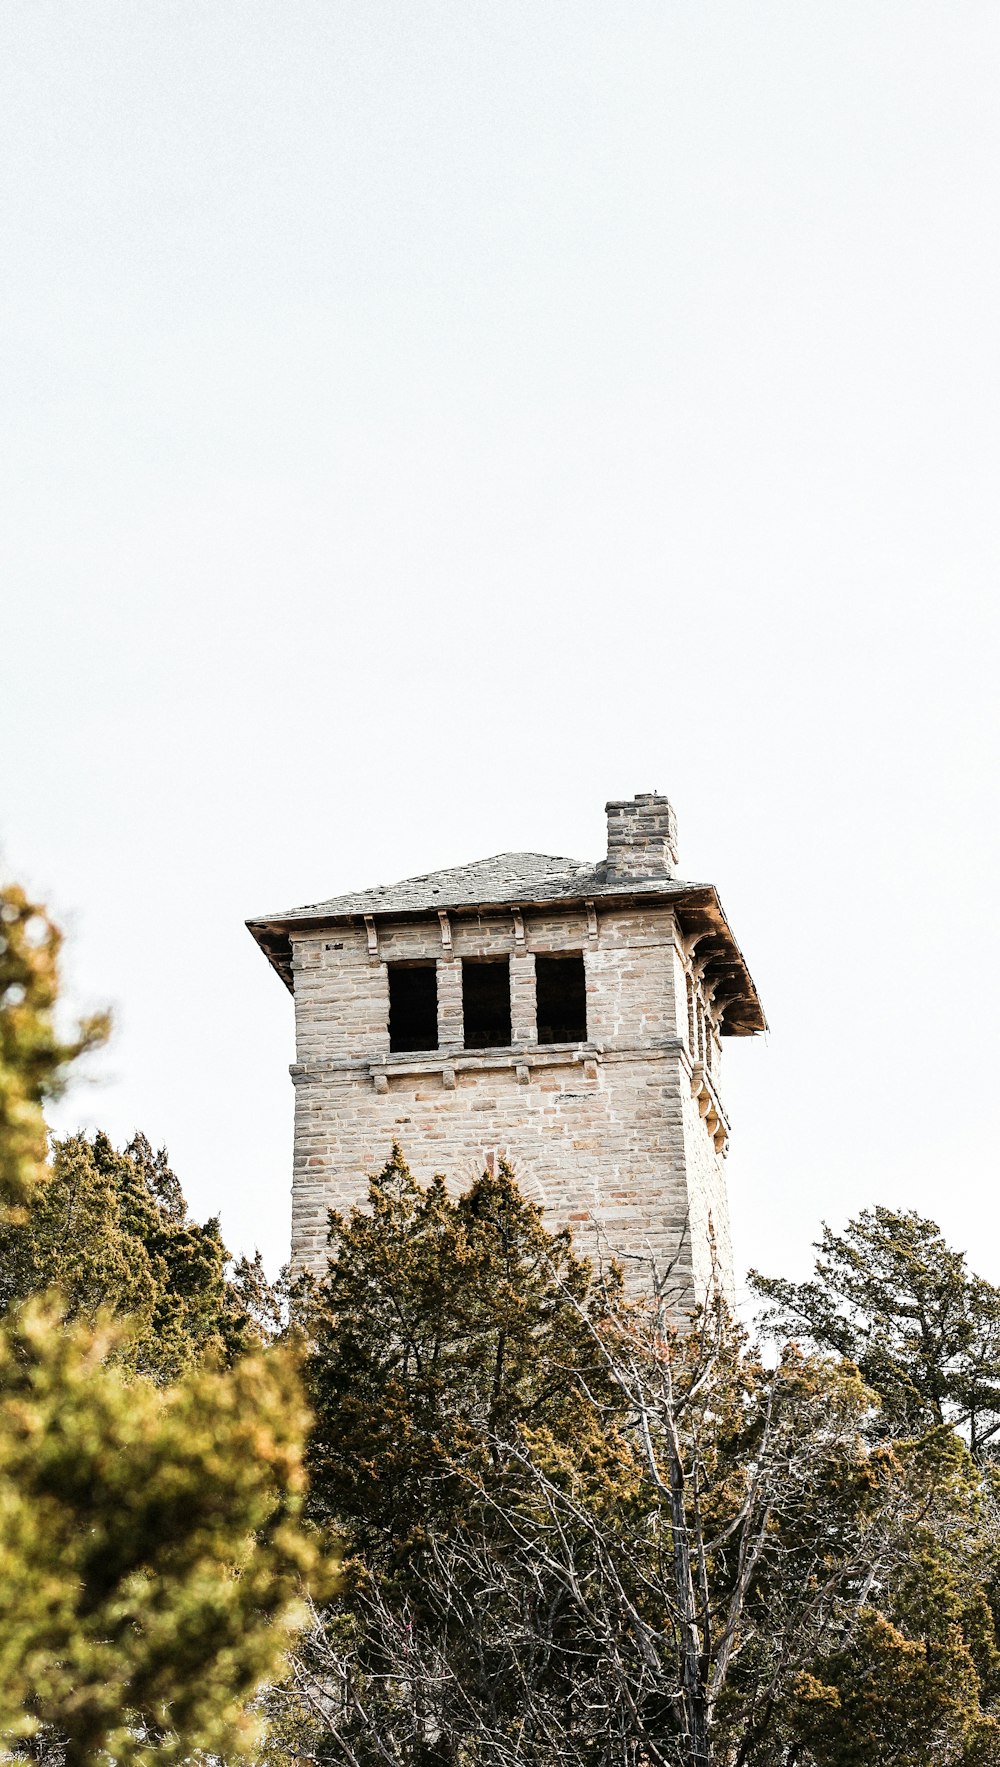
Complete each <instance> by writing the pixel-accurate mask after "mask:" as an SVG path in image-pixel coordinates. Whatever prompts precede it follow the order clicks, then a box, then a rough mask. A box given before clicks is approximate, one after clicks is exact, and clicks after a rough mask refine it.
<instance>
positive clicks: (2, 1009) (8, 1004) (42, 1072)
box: [0, 884, 108, 1219]
mask: <svg viewBox="0 0 1000 1767" xmlns="http://www.w3.org/2000/svg"><path fill="white" fill-rule="evenodd" d="M61 943H62V937H61V934H60V932H59V930H58V928H57V927H56V926H54V925H53V923H52V921H51V920H50V919H49V917H48V915H47V914H46V912H45V910H44V908H41V907H40V906H39V905H38V903H37V902H32V901H31V900H30V899H29V897H28V896H27V895H26V894H25V892H24V890H22V889H21V888H20V887H19V886H18V885H16V884H9V885H6V886H5V887H3V888H0V1219H3V1218H4V1217H5V1216H7V1215H9V1213H10V1211H11V1210H17V1209H19V1208H20V1207H21V1205H23V1204H24V1203H25V1202H27V1201H28V1199H29V1198H30V1196H31V1194H32V1192H33V1190H34V1188H35V1186H36V1185H37V1184H38V1183H40V1182H41V1180H42V1178H43V1177H44V1172H45V1153H46V1130H45V1119H44V1116H43V1114H42V1111H43V1106H44V1104H45V1101H46V1099H48V1098H52V1097H55V1096H57V1095H58V1093H59V1092H60V1090H61V1089H62V1087H63V1085H64V1084H65V1079H66V1073H67V1069H68V1068H69V1066H70V1064H71V1063H72V1062H74V1061H75V1060H76V1058H77V1056H79V1055H82V1054H83V1052H84V1051H85V1050H87V1049H92V1048H94V1047H95V1046H96V1045H97V1044H99V1043H102V1042H103V1041H104V1039H105V1037H106V1036H107V1034H108V1020H107V1018H106V1017H105V1016H104V1015H103V1014H98V1015H96V1016H95V1017H93V1018H89V1019H86V1020H85V1021H84V1023H83V1024H82V1025H80V1027H79V1029H78V1032H77V1035H76V1037H75V1038H73V1039H72V1040H71V1041H69V1042H63V1041H62V1039H61V1038H60V1037H59V1035H58V1033H57V1031H56V1027H55V1022H54V1011H55V1006H56V1000H57V998H58V993H59V948H60V945H61Z"/></svg>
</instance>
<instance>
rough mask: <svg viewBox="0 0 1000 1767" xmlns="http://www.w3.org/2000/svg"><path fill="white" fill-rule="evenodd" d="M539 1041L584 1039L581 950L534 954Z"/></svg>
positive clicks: (584, 983)
mask: <svg viewBox="0 0 1000 1767" xmlns="http://www.w3.org/2000/svg"><path fill="white" fill-rule="evenodd" d="M535 991H536V995H537V1000H538V1020H537V1022H538V1041H539V1043H585V1042H586V1041H587V978H586V973H585V971H584V967H583V952H582V951H571V952H567V953H566V955H565V956H559V957H536V958H535Z"/></svg>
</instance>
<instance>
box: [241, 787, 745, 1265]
mask: <svg viewBox="0 0 1000 1767" xmlns="http://www.w3.org/2000/svg"><path fill="white" fill-rule="evenodd" d="M607 815H608V852H607V858H606V859H603V860H601V861H599V862H598V863H597V864H588V863H584V862H581V861H578V860H574V859H558V858H551V857H549V856H548V855H547V854H543V853H501V854H499V855H498V856H497V857H496V858H492V859H479V860H476V861H475V862H474V863H473V864H471V865H460V866H457V867H456V868H454V869H453V870H449V871H435V872H431V873H430V874H429V875H428V876H426V877H412V878H407V879H406V880H405V881H404V882H402V883H398V884H389V885H382V886H380V887H379V888H377V889H370V890H361V891H359V892H358V893H357V894H355V895H348V896H337V897H334V898H333V900H332V901H328V902H317V903H314V904H313V905H312V906H311V907H306V908H293V909H291V910H289V911H288V912H286V913H284V914H272V915H267V916H266V917H264V918H262V919H259V920H251V921H249V922H248V923H247V924H248V926H249V928H250V931H251V932H252V934H253V936H254V938H255V939H256V940H257V943H258V944H259V945H260V947H261V949H262V950H263V952H264V953H265V955H266V956H267V958H268V959H269V961H270V962H271V964H272V965H273V967H274V968H275V969H276V970H277V972H278V974H279V975H280V976H281V979H282V981H283V982H284V983H285V986H286V987H287V988H288V989H289V990H290V992H291V993H292V994H293V995H294V998H295V1025H296V1061H295V1065H294V1066H293V1067H292V1070H291V1073H292V1079H293V1081H294V1083H295V1165H294V1179H293V1186H292V1257H293V1262H294V1263H295V1264H296V1265H297V1266H298V1267H300V1268H302V1267H307V1266H311V1267H313V1268H322V1265H323V1260H324V1257H325V1249H326V1218H327V1210H328V1209H329V1208H331V1207H336V1208H341V1209H343V1208H346V1207H349V1206H350V1204H351V1203H353V1202H357V1201H360V1200H362V1199H363V1198H364V1197H365V1195H366V1177H367V1174H368V1173H369V1172H372V1171H374V1170H376V1169H377V1168H378V1167H380V1166H381V1165H382V1164H383V1163H384V1161H385V1159H386V1157H387V1155H388V1153H389V1149H390V1146H391V1143H392V1142H393V1141H395V1140H398V1141H399V1142H400V1143H401V1144H402V1146H403V1150H404V1152H405V1154H406V1157H407V1159H408V1161H409V1163H410V1166H411V1168H412V1170H413V1173H414V1176H415V1177H417V1178H418V1179H420V1180H428V1179H430V1177H431V1176H432V1175H433V1174H434V1173H435V1172H444V1173H445V1174H446V1176H447V1177H448V1178H449V1179H450V1180H451V1182H452V1185H453V1187H456V1188H460V1187H463V1186H464V1185H465V1184H466V1183H468V1182H471V1180H472V1178H473V1177H474V1176H475V1174H476V1173H477V1172H480V1171H481V1170H482V1169H483V1166H484V1164H489V1163H491V1162H492V1161H494V1160H495V1159H496V1158H497V1157H498V1156H500V1155H506V1156H507V1157H508V1158H509V1159H510V1160H511V1162H512V1164H513V1165H514V1168H515V1170H516V1172H517V1174H518V1177H519V1179H520V1182H521V1184H522V1186H523V1188H524V1189H525V1191H526V1193H527V1194H528V1195H530V1196H533V1197H534V1198H535V1199H536V1200H537V1201H539V1202H542V1203H544V1204H545V1207H546V1210H547V1215H548V1220H549V1224H550V1225H554V1224H558V1225H562V1224H563V1223H566V1222H568V1223H569V1224H570V1225H571V1226H572V1227H573V1229H574V1232H575V1234H576V1235H577V1236H578V1237H579V1238H581V1239H582V1240H583V1242H584V1244H585V1245H586V1243H587V1241H588V1239H589V1240H590V1242H591V1245H592V1244H593V1243H594V1240H595V1238H597V1239H599V1240H600V1241H601V1243H603V1245H604V1246H605V1247H606V1248H607V1249H610V1250H612V1251H614V1252H616V1253H619V1254H625V1256H626V1258H627V1256H628V1254H629V1253H633V1254H636V1255H637V1256H639V1255H643V1254H645V1253H647V1252H648V1251H650V1250H651V1251H652V1252H653V1253H655V1254H656V1255H657V1257H658V1258H659V1259H661V1260H669V1259H674V1258H676V1259H677V1262H676V1265H675V1274H676V1278H677V1280H678V1283H679V1284H680V1285H683V1289H684V1290H685V1291H686V1293H687V1294H688V1295H693V1296H694V1297H695V1298H701V1297H703V1296H704V1295H705V1293H706V1291H707V1289H708V1287H709V1285H710V1283H711V1280H712V1270H713V1257H712V1250H711V1247H712V1243H713V1238H714V1244H715V1264H714V1267H715V1268H716V1269H717V1271H718V1274H719V1277H720V1279H721V1282H722V1285H723V1287H724V1288H725V1289H728V1290H731V1287H732V1253H731V1249H730V1239H729V1212H728V1206H727V1200H726V1185H725V1156H726V1147H727V1142H728V1136H729V1124H728V1122H727V1119H726V1113H725V1110H724V1108H723V1105H722V1101H721V1097H720V1094H719V1058H720V1052H721V1039H722V1038H723V1037H747V1036H751V1035H752V1034H753V1033H754V1032H755V1031H761V1030H763V1029H764V1028H765V1021H764V1015H763V1012H762V1010H761V1005H760V1001H759V1000H758V997H757V992H756V989H755V987H754V984H753V981H752V980H751V977H750V974H749V972H748V970H747V967H746V964H745V963H744V961H743V957H742V954H741V952H740V949H739V946H738V945H737V943H736V941H735V939H734V938H733V935H732V933H731V932H730V930H729V926H728V923H727V921H726V917H725V915H724V914H723V911H722V906H721V903H720V901H719V898H718V895H717V893H716V891H715V889H714V888H713V886H712V885H711V884H698V883H685V882H683V881H681V879H679V878H677V877H675V875H674V867H675V865H676V863H677V824H676V819H675V816H674V812H673V809H672V808H671V805H670V803H669V802H668V800H667V799H666V798H664V797H659V796H658V795H657V794H656V793H653V792H643V793H640V794H639V795H638V796H637V797H635V798H633V799H631V800H629V801H628V802H622V803H612V804H609V805H608V806H607Z"/></svg>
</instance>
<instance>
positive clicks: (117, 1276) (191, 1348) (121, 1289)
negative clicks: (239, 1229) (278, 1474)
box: [0, 1132, 280, 1381]
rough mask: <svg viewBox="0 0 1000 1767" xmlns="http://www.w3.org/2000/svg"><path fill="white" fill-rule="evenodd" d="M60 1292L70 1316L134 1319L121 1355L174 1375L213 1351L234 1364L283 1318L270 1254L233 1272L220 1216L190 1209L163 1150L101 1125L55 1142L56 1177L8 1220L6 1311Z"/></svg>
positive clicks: (0, 1279) (0, 1245)
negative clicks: (200, 1218) (201, 1220)
mask: <svg viewBox="0 0 1000 1767" xmlns="http://www.w3.org/2000/svg"><path fill="white" fill-rule="evenodd" d="M49 1288H55V1289H57V1290H58V1291H59V1294H60V1296H61V1297H62V1300H63V1304H64V1314H65V1316H66V1318H67V1319H69V1320H75V1319H90V1320H93V1319H95V1318H96V1317H97V1315H98V1313H99V1312H101V1311H102V1310H103V1311H106V1312H110V1313H112V1314H114V1315H116V1316H117V1317H119V1318H121V1319H127V1321H128V1330H127V1332H126V1333H124V1334H122V1335H121V1336H120V1337H119V1339H118V1340H117V1348H116V1352H115V1353H116V1355H117V1356H118V1358H119V1359H120V1360H122V1361H124V1363H125V1364H126V1365H127V1366H129V1367H131V1368H132V1369H133V1370H134V1371H135V1372H137V1373H142V1374H146V1375H149V1376H150V1377H151V1378H153V1379H155V1380H158V1381H169V1380H173V1379H175V1378H176V1376H177V1375H178V1374H179V1373H180V1372H181V1371H182V1370H183V1369H184V1368H187V1367H190V1366H193V1365H194V1364H195V1363H196V1362H198V1361H200V1360H201V1359H203V1358H204V1356H205V1355H206V1354H207V1353H209V1352H213V1353H215V1354H216V1355H219V1356H222V1357H223V1358H224V1359H225V1360H226V1361H229V1362H231V1361H232V1360H233V1359H234V1357H236V1356H238V1355H240V1354H242V1353H243V1352H244V1351H246V1350H248V1349H250V1348H253V1347H259V1346H260V1345H261V1343H263V1342H264V1341H265V1340H266V1339H267V1338H268V1337H269V1336H272V1335H274V1334H275V1332H276V1331H277V1329H278V1326H279V1324H280V1313H279V1305H278V1299H277V1296H276V1294H275V1292H274V1290H273V1289H272V1288H271V1286H270V1284H269V1283H268V1281H267V1278H266V1276H265V1274H264V1270H263V1267H262V1265H261V1262H260V1258H259V1255H258V1256H257V1257H256V1258H255V1259H254V1260H253V1261H252V1262H251V1261H250V1260H249V1259H246V1258H244V1259H241V1260H239V1262H238V1263H237V1265H236V1266H235V1269H233V1270H232V1271H229V1269H228V1253H227V1251H226V1248H225V1246H224V1244H223V1241H222V1236H221V1233H220V1229H219V1223H218V1220H216V1219H211V1220H209V1221H207V1222H205V1224H204V1226H198V1225H197V1224H196V1223H195V1222H193V1221H191V1220H190V1219H189V1217H188V1211H187V1206H186V1204H185V1201H184V1196H183V1193H182V1190H181V1186H180V1184H179V1182H178V1180H177V1178H176V1176H175V1175H174V1173H173V1172H172V1171H171V1169H170V1166H169V1164H168V1162H167V1155H166V1151H165V1150H164V1149H161V1150H160V1151H159V1152H158V1153H156V1154H154V1153H153V1150H152V1148H151V1146H150V1144H149V1142H148V1140H147V1139H146V1137H145V1136H144V1135H137V1136H135V1137H134V1139H133V1140H132V1141H131V1142H130V1143H129V1145H128V1147H127V1148H125V1150H124V1152H121V1153H119V1152H117V1151H116V1149H115V1148H114V1147H113V1146H112V1144H111V1142H110V1141H109V1139H108V1137H107V1136H106V1135H104V1134H101V1133H100V1132H99V1133H98V1134H96V1135H95V1136H94V1137H93V1139H92V1140H89V1139H88V1138H87V1137H86V1136H84V1135H73V1136H70V1137H68V1138H67V1139H65V1140H63V1141H57V1142H55V1143H54V1147H53V1156H52V1164H51V1170H50V1172H49V1174H48V1177H47V1180H46V1182H45V1183H43V1184H39V1185H37V1186H36V1187H35V1190H34V1192H33V1193H32V1196H31V1198H30V1201H29V1202H28V1203H27V1205H26V1207H24V1208H23V1209H22V1210H21V1211H20V1214H19V1219H17V1220H16V1221H8V1222H6V1223H4V1222H0V1313H6V1312H9V1311H10V1310H11V1309H12V1308H13V1307H16V1306H17V1305H18V1304H19V1303H22V1302H24V1301H25V1300H27V1299H28V1298H30V1296H32V1295H37V1294H41V1293H43V1292H44V1291H45V1290H47V1289H49Z"/></svg>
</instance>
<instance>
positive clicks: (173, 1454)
mask: <svg viewBox="0 0 1000 1767" xmlns="http://www.w3.org/2000/svg"><path fill="white" fill-rule="evenodd" d="M59 944H60V936H59V932H58V930H57V929H56V928H55V927H54V926H53V924H52V922H51V921H50V920H49V919H48V917H47V915H46V914H45V912H44V910H43V909H41V908H39V907H38V906H37V904H35V903H32V902H31V901H30V900H29V899H28V897H27V896H26V895H25V893H24V892H23V891H22V890H20V889H18V888H16V887H10V888H7V889H5V890H4V891H3V892H2V893H0V1754H2V1753H3V1750H4V1748H5V1747H6V1750H7V1751H8V1756H7V1758H9V1751H11V1750H14V1749H18V1748H19V1746H20V1747H21V1748H22V1749H25V1748H26V1749H27V1750H28V1751H29V1752H30V1753H32V1754H33V1755H35V1756H39V1751H41V1755H40V1757H39V1758H46V1756H49V1757H50V1758H52V1759H58V1760H59V1761H61V1762H62V1763H64V1767H84V1764H86V1767H119V1764H120V1767H130V1764H134V1767H142V1764H144V1763H147V1762H149V1763H152V1762H153V1761H157V1762H165V1763H166V1762H170V1761H181V1760H185V1761H187V1760H191V1759H192V1758H193V1757H194V1756H196V1755H197V1754H198V1753H199V1752H205V1751H208V1752H212V1753H215V1754H218V1753H219V1752H220V1751H223V1750H225V1751H226V1752H227V1754H229V1755H230V1756H232V1755H234V1754H239V1753H240V1752H241V1751H243V1750H245V1749H247V1748H249V1747H250V1746H252V1744H253V1742H254V1736H255V1731H254V1725H253V1722H252V1721H251V1719H250V1717H249V1716H248V1714H247V1707H248V1703H249V1702H250V1701H252V1699H253V1697H254V1695H255V1694H256V1693H257V1691H258V1690H259V1688H260V1686H261V1684H262V1683H263V1682H265V1681H267V1680H269V1679H270V1678H272V1677H273V1676H275V1675H276V1674H277V1673H278V1671H279V1668H280V1664H281V1662H282V1657H283V1652H284V1649H285V1647H286V1645H287V1642H288V1639H289V1635H290V1633H291V1631H292V1629H293V1628H294V1626H295V1624H296V1622H297V1619H298V1616H299V1612H300V1607H301V1595H302V1590H303V1587H304V1583H305V1580H306V1579H307V1578H308V1576H309V1575H310V1574H311V1573H312V1571H313V1569H314V1565H315V1558H316V1554H315V1549H314V1546H313V1544H312V1538H313V1537H312V1536H311V1535H310V1534H309V1533H308V1532H306V1531H304V1530H303V1528H302V1527H301V1526H300V1524H299V1521H298V1516H299V1511H300V1508H301V1504H302V1498H303V1491H304V1473H303V1469H302V1459H301V1444H302V1442H303V1439H304V1436H305V1431H306V1424H307V1418H306V1413H305V1410H304V1406H303V1401H302V1397H301V1393H300V1388H299V1383H298V1378H297V1372H296V1367H295V1361H294V1356H293V1355H292V1353H291V1352H290V1351H289V1350H287V1349H280V1348H272V1349H269V1350H261V1349H260V1347H259V1346H260V1342H261V1339H262V1338H263V1337H265V1336H266V1335H267V1331H266V1327H265V1329H264V1330H263V1331H259V1330H258V1329H257V1325H258V1321H259V1320H260V1318H261V1317H262V1316H263V1315H264V1314H266V1312H267V1310H268V1307H269V1305H270V1302H271V1301H272V1300H273V1297H270V1296H269V1294H266V1293H265V1292H264V1291H265V1290H266V1288H267V1285H266V1282H265V1281H264V1278H263V1273H262V1271H261V1270H260V1268H259V1261H258V1263H257V1264H254V1265H250V1264H247V1263H246V1261H245V1260H244V1262H243V1265H242V1266H238V1267H237V1270H236V1272H235V1275H234V1276H232V1277H230V1276H227V1274H226V1271H225V1264H226V1252H225V1248H224V1246H223V1245H222V1241H221V1238H220V1237H219V1233H218V1224H217V1223H215V1222H208V1223H206V1224H205V1226H204V1227H197V1226H195V1225H194V1224H192V1223H190V1222H189V1221H188V1219H187V1214H186V1210H185V1208H184V1202H183V1197H182V1196H181V1194H180V1188H179V1186H178V1185H177V1182H176V1180H175V1179H174V1178H173V1175H172V1173H170V1171H169V1168H168V1167H167V1165H166V1161H165V1158H164V1157H163V1156H159V1155H153V1153H152V1150H151V1149H150V1148H149V1146H148V1144H147V1143H145V1142H144V1141H143V1140H142V1138H141V1137H139V1138H137V1139H136V1141H135V1142H133V1143H132V1145H131V1147H130V1148H128V1149H127V1150H126V1152H125V1153H124V1154H118V1153H116V1151H115V1150H114V1149H113V1148H112V1147H111V1145H110V1143H108V1142H107V1140H106V1138H105V1137H101V1136H98V1137H96V1138H95V1140H94V1142H93V1143H91V1142H88V1141H86V1140H84V1139H83V1138H80V1137H75V1138H72V1139H71V1140H70V1141H69V1142H67V1143H64V1144H63V1146H62V1147H61V1148H57V1152H56V1160H55V1166H54V1167H53V1166H51V1165H50V1164H48V1163H47V1160H46V1129H45V1122H44V1118H43V1107H44V1104H45V1101H46V1100H47V1099H49V1098H52V1097H53V1096H54V1095H56V1094H57V1093H58V1092H59V1091H60V1090H61V1088H62V1086H63V1085H64V1084H65V1081H66V1078H67V1074H68V1070H69V1068H70V1066H71V1064H72V1062H73V1061H74V1060H75V1059H76V1057H77V1056H78V1055H80V1054H81V1053H82V1052H83V1051H84V1050H85V1049H88V1048H90V1047H92V1046H93V1045H94V1044H95V1043H97V1042H99V1041H100V1040H101V1039H102V1038H103V1037H104V1036H105V1035H106V1032H107V1024H106V1021H105V1020H104V1019H101V1018H97V1019H91V1020H89V1021H88V1022H86V1023H85V1024H84V1025H83V1026H81V1027H80V1030H79V1032H78V1034H77V1036H76V1038H75V1039H74V1040H73V1041H71V1042H64V1041H61V1040H60V1037H59V1035H58V1034H57V1031H56V1028H55V1021H54V1013H55V1008H56V1004H57V995H58V954H59ZM52 1285H56V1286H57V1287H58V1288H59V1289H60V1290H61V1291H62V1295H63V1298H62V1299H57V1298H56V1295H55V1293H54V1292H49V1293H47V1294H46V1295H45V1296H44V1297H42V1296H41V1295H40V1294H39V1292H38V1291H41V1290H47V1291H51V1290H52ZM112 1314H117V1315H118V1316H119V1318H118V1319H117V1320H113V1319H112V1317H111V1315H112ZM243 1352H248V1353H243ZM227 1361H228V1363H229V1364H230V1365H229V1366H226V1365H225V1364H226V1362H227ZM147 1376H148V1377H150V1378H147ZM175 1376H177V1377H178V1378H176V1379H175V1382H174V1384H173V1385H172V1386H170V1385H167V1384H166V1383H167V1382H168V1381H170V1380H171V1379H173V1378H174V1377H175Z"/></svg>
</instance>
